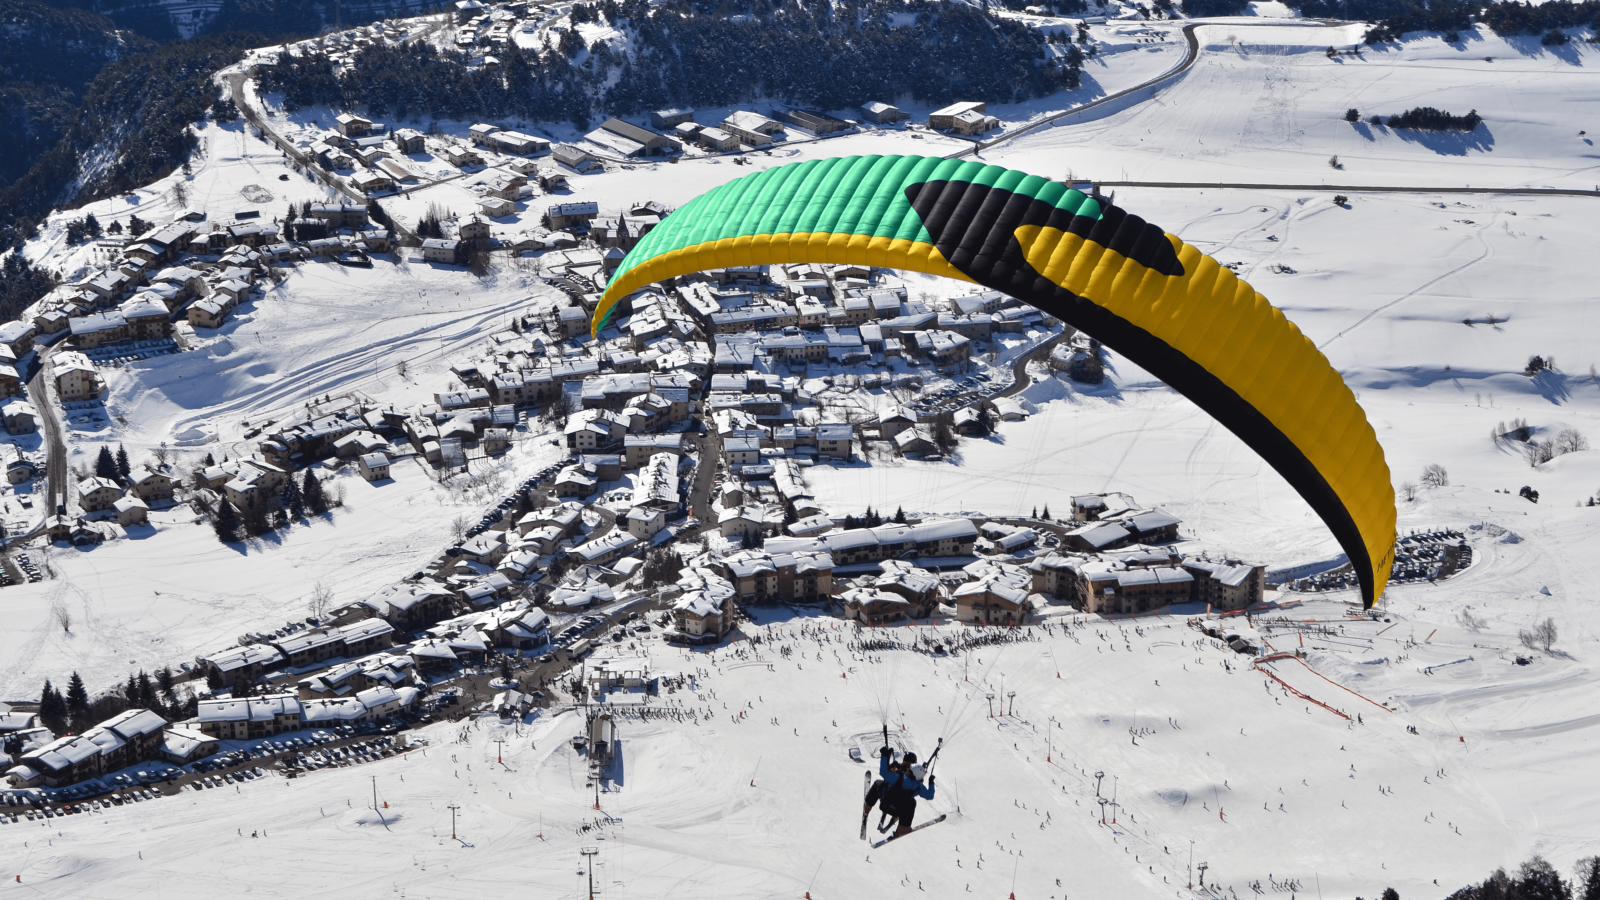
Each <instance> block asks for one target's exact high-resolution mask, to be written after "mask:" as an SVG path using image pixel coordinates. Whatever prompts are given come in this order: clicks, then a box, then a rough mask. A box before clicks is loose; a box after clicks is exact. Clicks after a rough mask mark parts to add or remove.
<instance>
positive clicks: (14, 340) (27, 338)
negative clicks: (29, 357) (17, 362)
mask: <svg viewBox="0 0 1600 900" xmlns="http://www.w3.org/2000/svg"><path fill="white" fill-rule="evenodd" d="M36 334H38V329H37V328H36V327H34V325H33V324H32V323H29V322H7V323H5V324H4V325H0V345H4V346H5V347H6V348H7V349H9V350H10V351H11V355H12V356H13V357H16V358H18V359H20V358H22V357H23V356H24V355H26V354H27V352H28V351H29V350H32V349H33V338H34V335H36Z"/></svg>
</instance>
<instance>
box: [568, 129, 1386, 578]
mask: <svg viewBox="0 0 1600 900" xmlns="http://www.w3.org/2000/svg"><path fill="white" fill-rule="evenodd" d="M795 262H816V263H845V264H856V265H870V266H881V267H885V268H894V269H911V270H915V271H919V272H926V273H930V274H935V275H944V276H947V277H950V278H959V279H962V280H965V281H973V282H977V283H979V284H982V285H984V286H986V287H990V288H993V289H995V290H999V291H1004V292H1005V293H1008V294H1010V295H1011V296H1013V297H1016V298H1018V299H1020V300H1022V301H1024V302H1026V303H1030V304H1032V305H1034V306H1036V307H1038V308H1040V309H1042V310H1044V311H1046V312H1048V313H1050V314H1051V315H1054V316H1056V317H1058V318H1060V319H1062V320H1064V321H1066V322H1068V323H1070V324H1072V325H1073V326H1075V327H1077V328H1079V329H1082V330H1083V331H1085V332H1088V333H1089V334H1091V335H1093V336H1094V337H1095V338H1097V339H1099V340H1100V341H1101V342H1102V343H1104V344H1105V345H1106V346H1108V347H1110V348H1112V349H1113V350H1116V351H1117V352H1119V353H1121V354H1123V355H1124V356H1127V357H1128V358H1129V359H1131V360H1132V361H1133V362H1135V363H1137V364H1138V365H1140V366H1142V367H1143V368H1144V369H1146V370H1147V371H1149V372H1151V373H1152V374H1154V375H1155V376H1156V377H1158V378H1160V379H1161V380H1162V381H1164V382H1166V383H1167V384H1168V385H1170V386H1172V387H1173V388H1174V389H1175V390H1177V391H1178V392H1180V393H1182V394H1183V395H1184V396H1186V397H1188V398H1189V399H1190V400H1192V401H1194V403H1195V404H1196V405H1198V406H1200V407H1201V408H1202V409H1204V410H1205V411H1206V412H1207V413H1209V414H1210V415H1211V416H1212V417H1214V418H1215V419H1216V420H1217V421H1218V422H1220V423H1222V424H1223V425H1224V426H1226V427H1227V428H1228V429H1229V430H1230V431H1232V432H1233V433H1234V434H1235V435H1237V436H1238V437H1239V438H1240V439H1242V440H1243V441H1244V442H1245V443H1246V444H1248V445H1249V446H1250V447H1251V448H1252V449H1254V450H1255V451H1256V452H1257V453H1259V454H1260V455H1261V457H1262V458H1263V459H1265V460H1266V461H1267V462H1268V463H1269V464H1270V465H1271V466H1272V467H1273V468H1274V469H1276V470H1277V471H1278V472H1279V474H1281V475H1282V476H1283V477H1284V478H1285V479H1286V480H1287V481H1288V482H1289V484H1290V485H1292V486H1293V487H1294V488H1295V490H1296V491H1298V492H1299V494H1300V496H1301V497H1303V498H1305V500H1306V501H1307V502H1308V503H1309V504H1310V505H1311V507H1312V509H1314V510H1315V511H1316V513H1317V514H1318V516H1320V517H1321V519H1322V520H1323V522H1324V523H1325V524H1326V525H1327V526H1328V528H1329V530H1330V531H1332V532H1333V535H1334V537H1335V538H1337V539H1338V541H1339V543H1340V545H1341V546H1342V547H1343V548H1344V551H1345V553H1346V554H1347V555H1348V556H1349V558H1350V562H1351V564H1352V567H1353V568H1354V569H1355V572H1356V576H1357V578H1358V579H1359V580H1360V582H1361V593H1362V599H1363V601H1364V602H1365V604H1366V605H1367V606H1369V607H1370V606H1372V604H1373V603H1374V602H1375V601H1376V599H1377V598H1378V596H1379V595H1380V594H1382V593H1383V589H1384V586H1385V584H1386V583H1387V582H1388V577H1389V570H1390V568H1391V567H1392V565H1393V560H1394V541H1395V506H1394V489H1393V487H1392V486H1391V485H1390V482H1389V467H1388V465H1387V463H1386V462H1385V461H1384V455H1383V448H1382V447H1381V446H1379V444H1378V441H1377V436H1376V434H1375V433H1374V432H1373V429H1372V426H1371V425H1370V424H1368V422H1367V418H1366V414H1365V413H1364V412H1363V411H1362V409H1361V407H1360V406H1359V405H1357V403H1356V400H1355V395H1354V394H1353V393H1351V391H1350V389H1349V387H1347V386H1346V385H1345V383H1344V381H1343V379H1341V378H1340V377H1339V373H1338V372H1336V371H1335V370H1334V369H1333V367H1332V366H1331V365H1329V363H1328V360H1327V358H1326V357H1324V356H1323V355H1322V353H1321V352H1320V351H1318V350H1317V348H1316V346H1315V345H1313V344H1312V343H1311V341H1310V340H1309V339H1308V338H1306V337H1305V336H1304V335H1303V334H1301V333H1300V330H1299V329H1298V328H1297V327H1295V325H1294V323H1292V322H1290V321H1289V320H1288V319H1287V318H1285V317H1284V315H1283V313H1282V312H1281V311H1279V310H1278V309H1276V308H1274V307H1273V306H1272V305H1271V304H1270V303H1268V302H1267V300H1266V298H1265V297H1263V296H1261V295H1260V294H1259V293H1256V291H1255V289H1254V288H1252V287H1251V286H1250V285H1249V284H1247V283H1245V282H1244V281H1242V280H1241V279H1239V278H1238V277H1237V276H1235V275H1234V274H1233V272H1232V271H1230V270H1228V269H1226V268H1224V267H1223V266H1221V265H1219V264H1218V263H1217V261H1216V260H1214V259H1212V258H1210V257H1208V256H1206V255H1205V254H1203V253H1201V252H1200V251H1199V250H1196V249H1195V248H1194V247H1191V246H1189V245H1188V244H1185V243H1183V242H1182V241H1181V240H1179V239H1178V238H1177V237H1175V236H1173V235H1171V234H1167V233H1165V232H1163V231H1162V230H1161V229H1160V228H1158V227H1156V226H1154V225H1151V224H1149V223H1147V222H1145V221H1144V220H1143V219H1141V218H1139V217H1137V216H1134V215H1131V214H1129V213H1127V212H1125V211H1123V210H1122V209H1120V208H1118V207H1116V206H1113V205H1111V204H1110V203H1108V202H1106V201H1104V200H1101V199H1098V198H1094V197H1090V196H1088V195H1085V194H1083V193H1082V192H1080V191H1076V190H1073V189H1071V188H1069V187H1067V186H1065V185H1063V184H1060V183H1057V182H1053V181H1050V180H1048V179H1045V178H1040V177H1038V176H1034V175H1028V174H1025V173H1023V172H1018V171H1015V170H1012V169H1006V168H1003V167H1000V166H992V165H988V164H986V163H980V162H976V161H972V160H947V159H940V158H935V157H918V156H855V157H845V158H839V159H821V160H812V161H809V162H802V163H792V164H789V165H784V166H778V167H775V168H772V169H767V170H766V171H763V172H758V173H756V174H753V175H747V176H745V177H743V178H738V179H735V180H733V181H730V182H728V183H726V184H724V185H722V186H720V187H717V188H714V189H712V190H710V191H707V192H706V193H704V194H702V195H700V196H699V197H696V198H695V199H693V200H691V201H690V202H689V203H687V204H685V205H684V206H683V208H681V209H679V210H678V211H677V212H676V213H674V214H673V215H671V216H670V217H668V218H667V219H666V220H665V221H663V222H662V223H661V224H660V225H657V226H656V227H655V228H654V229H652V230H651V231H650V233H649V234H647V235H645V236H644V238H643V239H641V240H640V241H639V243H638V244H637V245H636V246H635V247H634V248H633V250H632V251H630V252H629V253H628V255H627V257H626V258H625V259H623V261H622V263H621V265H620V266H619V267H618V268H617V270H616V272H615V273H614V274H613V276H612V278H611V281H610V282H609V284H608V285H607V287H606V290H605V293H604V295H603V296H602V297H601V300H600V304H599V306H598V307H597V308H596V311H595V316H594V321H593V324H592V331H593V333H594V334H596V335H598V334H599V332H600V330H601V329H602V328H604V327H605V326H606V323H607V322H608V321H609V320H610V318H611V316H612V314H613V313H614V312H615V310H616V307H617V303H618V302H619V301H620V300H621V299H622V298H623V297H626V296H627V295H628V294H630V293H632V292H633V291H636V290H638V289H640V288H642V287H644V286H646V285H648V284H651V283H654V282H658V281H663V280H666V279H669V278H675V277H677V276H679V275H684V274H687V273H690V272H698V271H702V270H705V269H714V268H721V267H726V266H748V265H762V264H775V263H795Z"/></svg>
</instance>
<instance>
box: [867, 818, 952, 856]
mask: <svg viewBox="0 0 1600 900" xmlns="http://www.w3.org/2000/svg"><path fill="white" fill-rule="evenodd" d="M944 820H945V817H944V816H940V817H939V818H937V819H933V820H931V821H928V822H923V823H922V824H921V825H918V826H917V827H915V828H913V829H911V830H910V831H908V832H906V833H905V834H891V835H889V836H888V837H886V838H884V839H883V840H881V841H879V842H877V843H876V844H873V845H872V849H874V850H876V849H878V848H879V847H882V846H883V845H884V844H887V843H889V842H890V841H892V840H895V839H896V838H903V837H905V836H906V835H910V834H916V833H917V832H919V831H921V830H922V829H924V828H927V827H928V826H929V825H937V824H939V823H940V822H943V821H944Z"/></svg>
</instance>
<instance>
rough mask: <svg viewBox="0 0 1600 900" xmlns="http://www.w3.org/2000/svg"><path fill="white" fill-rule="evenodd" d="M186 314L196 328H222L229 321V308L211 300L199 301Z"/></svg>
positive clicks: (190, 305)
mask: <svg viewBox="0 0 1600 900" xmlns="http://www.w3.org/2000/svg"><path fill="white" fill-rule="evenodd" d="M184 314H186V315H187V319H189V323H190V325H194V327H195V328H221V327H222V322H224V320H226V319H227V306H224V304H222V303H218V301H214V299H211V298H206V299H197V301H194V303H190V304H189V309H187V311H184Z"/></svg>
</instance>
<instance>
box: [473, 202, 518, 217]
mask: <svg viewBox="0 0 1600 900" xmlns="http://www.w3.org/2000/svg"><path fill="white" fill-rule="evenodd" d="M478 209H479V210H480V211H481V212H482V213H483V214H484V215H486V216H488V217H489V218H491V219H498V218H502V217H504V216H509V215H512V214H514V213H515V212H516V211H517V205H516V204H515V203H513V202H511V201H510V200H505V199H503V198H500V197H483V198H480V199H479V200H478Z"/></svg>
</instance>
